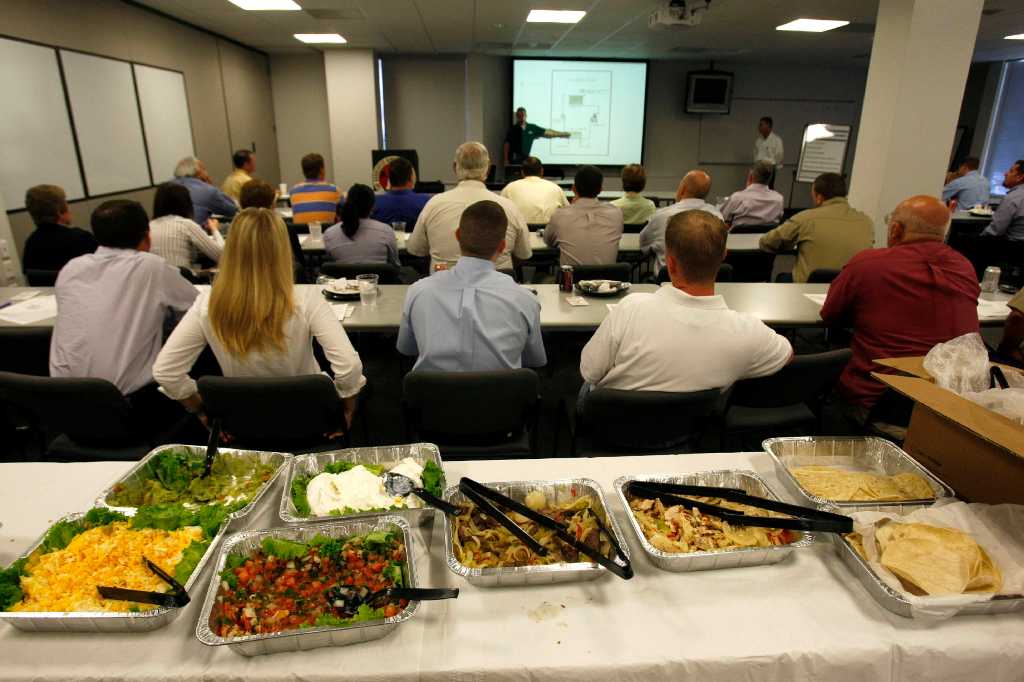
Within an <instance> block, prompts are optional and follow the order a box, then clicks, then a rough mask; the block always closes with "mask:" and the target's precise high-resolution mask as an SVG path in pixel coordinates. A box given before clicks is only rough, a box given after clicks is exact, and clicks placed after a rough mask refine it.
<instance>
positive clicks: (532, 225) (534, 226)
mask: <svg viewBox="0 0 1024 682" xmlns="http://www.w3.org/2000/svg"><path fill="white" fill-rule="evenodd" d="M547 226H548V224H547V223H527V224H526V227H528V228H529V229H530V232H537V231H539V230H543V229H544V228H545V227H547Z"/></svg>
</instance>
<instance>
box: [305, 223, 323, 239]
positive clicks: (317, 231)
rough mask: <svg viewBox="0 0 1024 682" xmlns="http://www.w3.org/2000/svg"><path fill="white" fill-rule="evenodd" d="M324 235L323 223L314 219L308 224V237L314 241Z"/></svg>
mask: <svg viewBox="0 0 1024 682" xmlns="http://www.w3.org/2000/svg"><path fill="white" fill-rule="evenodd" d="M323 237H324V230H323V225H321V224H320V223H318V222H316V221H314V222H311V223H310V224H309V238H310V239H312V240H313V241H315V242H318V241H320V240H321V239H323Z"/></svg>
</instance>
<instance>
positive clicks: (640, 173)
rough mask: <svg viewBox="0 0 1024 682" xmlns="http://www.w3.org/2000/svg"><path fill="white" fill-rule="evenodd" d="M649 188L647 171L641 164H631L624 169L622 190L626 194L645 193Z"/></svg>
mask: <svg viewBox="0 0 1024 682" xmlns="http://www.w3.org/2000/svg"><path fill="white" fill-rule="evenodd" d="M646 186H647V171H645V170H644V167H643V166H641V165H640V164H639V163H631V164H629V165H628V166H623V167H622V190H623V191H624V192H643V191H644V187H646Z"/></svg>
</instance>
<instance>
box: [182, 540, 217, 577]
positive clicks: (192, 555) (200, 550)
mask: <svg viewBox="0 0 1024 682" xmlns="http://www.w3.org/2000/svg"><path fill="white" fill-rule="evenodd" d="M209 547H210V543H209V542H203V541H196V540H193V541H192V544H190V545H189V546H188V547H186V548H185V550H184V551H183V552H182V553H181V561H179V562H178V565H177V566H175V567H174V579H175V580H177V581H178V582H179V583H181V584H182V585H184V584H185V583H187V582H188V579H189V576H191V575H192V571H194V570H196V566H198V565H199V561H200V560H201V559H202V558H203V554H205V553H206V550H207V549H209Z"/></svg>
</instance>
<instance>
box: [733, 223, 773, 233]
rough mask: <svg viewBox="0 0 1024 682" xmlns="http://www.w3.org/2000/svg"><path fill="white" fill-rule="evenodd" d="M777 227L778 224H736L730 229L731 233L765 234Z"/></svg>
mask: <svg viewBox="0 0 1024 682" xmlns="http://www.w3.org/2000/svg"><path fill="white" fill-rule="evenodd" d="M776 227H778V225H736V226H734V227H732V228H731V229H730V230H729V234H764V233H765V232H771V231H772V230H774V229H775V228H776Z"/></svg>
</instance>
